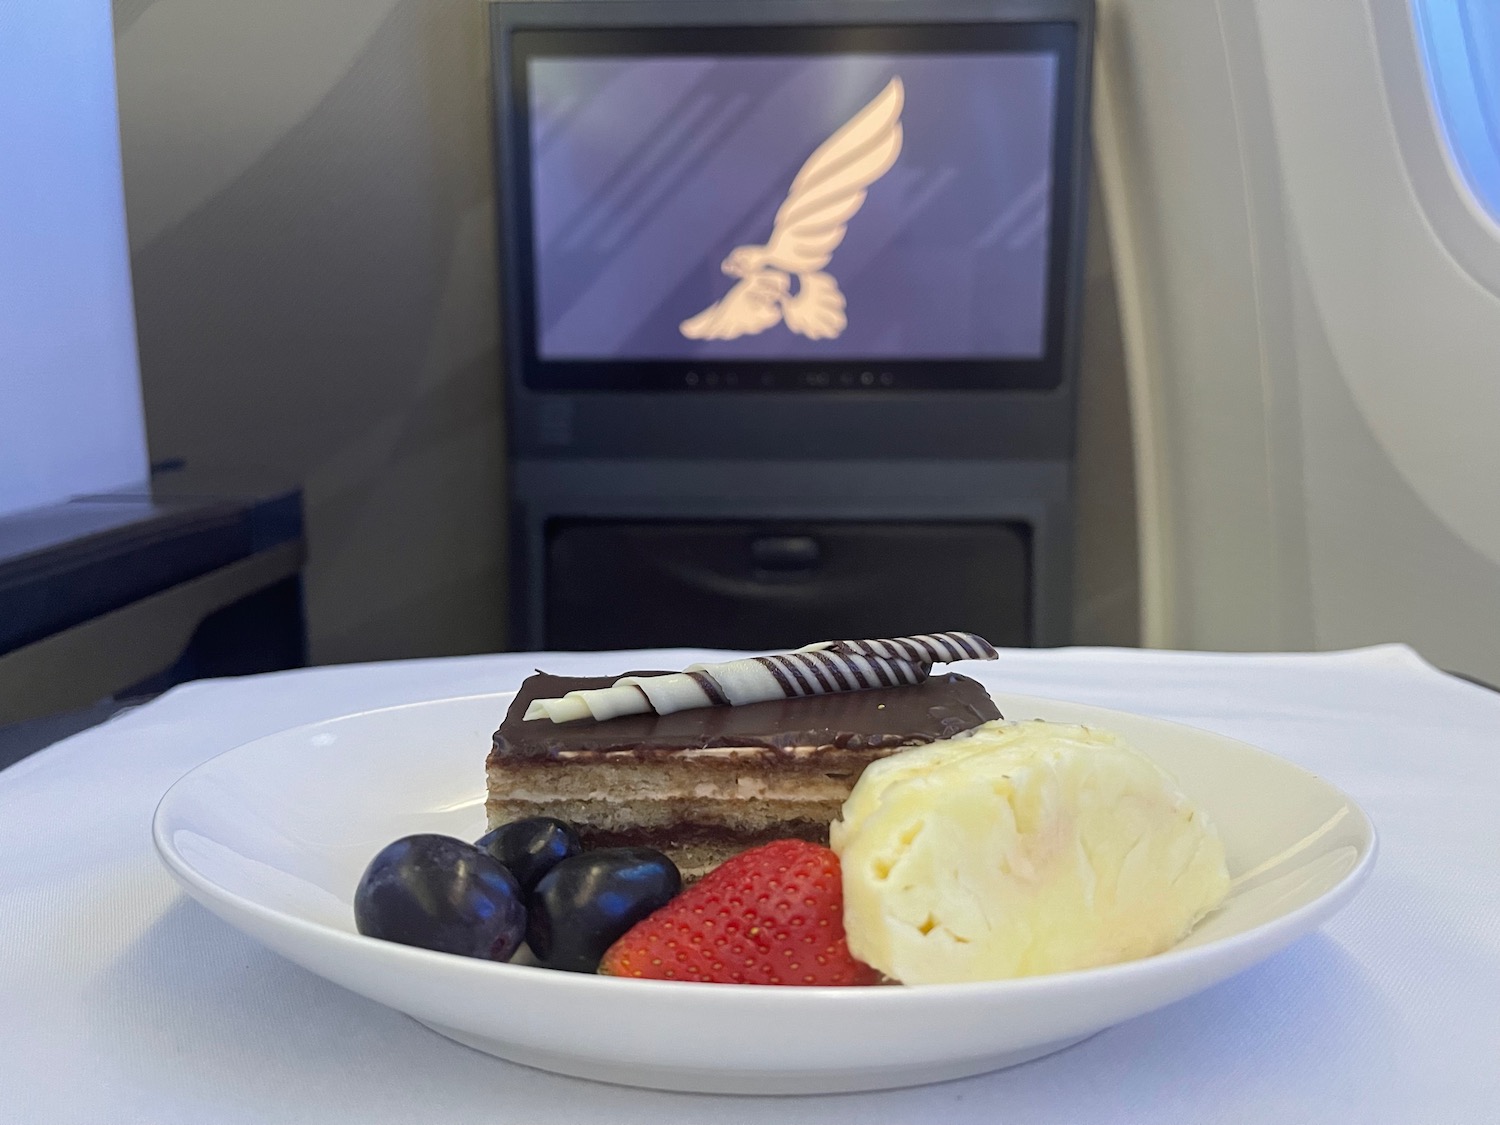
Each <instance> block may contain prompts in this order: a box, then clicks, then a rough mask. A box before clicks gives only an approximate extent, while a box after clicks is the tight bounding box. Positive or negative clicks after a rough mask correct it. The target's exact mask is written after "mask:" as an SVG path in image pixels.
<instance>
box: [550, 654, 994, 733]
mask: <svg viewBox="0 0 1500 1125" xmlns="http://www.w3.org/2000/svg"><path fill="white" fill-rule="evenodd" d="M998 656H999V654H998V653H997V652H996V651H995V646H994V645H992V644H990V642H989V641H987V640H985V639H984V638H983V637H979V636H976V635H975V634H973V633H923V634H922V635H921V636H917V637H896V638H894V639H891V640H881V641H822V642H820V643H818V644H815V645H808V646H807V647H806V648H801V649H798V650H797V651H796V652H786V653H780V654H778V655H775V656H751V657H747V658H745V659H744V660H730V661H727V662H725V663H723V664H694V665H692V666H691V667H690V668H688V669H686V670H685V671H682V672H670V673H668V674H666V675H663V676H624V677H622V678H620V679H618V680H616V681H615V682H614V684H613V685H612V686H610V687H607V688H595V689H594V690H591V691H570V692H568V694H567V695H564V696H562V697H561V698H559V699H534V700H532V702H531V705H530V706H529V707H527V708H526V714H525V716H524V718H526V719H551V720H552V721H553V722H554V723H570V722H574V721H576V720H579V719H595V720H602V719H614V718H618V717H619V716H621V715H644V714H647V713H648V712H651V711H655V712H656V713H657V714H658V715H670V714H672V713H673V712H674V711H687V710H691V709H692V708H695V707H725V706H734V705H738V704H742V703H769V702H771V701H773V700H777V699H796V698H798V697H800V696H805V695H826V694H828V693H830V692H835V691H863V690H865V689H867V688H887V687H901V686H903V685H905V686H910V685H913V684H919V683H921V682H922V681H923V680H925V679H926V678H927V677H928V675H929V674H931V672H932V666H933V665H934V664H951V663H952V662H954V661H956V660H995V659H996V658H997V657H998Z"/></svg>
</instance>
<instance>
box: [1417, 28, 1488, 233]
mask: <svg viewBox="0 0 1500 1125" xmlns="http://www.w3.org/2000/svg"><path fill="white" fill-rule="evenodd" d="M1412 8H1413V11H1414V12H1415V15H1416V21H1417V28H1418V35H1419V38H1420V40H1421V44H1422V56H1423V59H1424V61H1425V62H1426V65H1427V78H1428V84H1429V86H1430V88H1431V90H1432V101H1433V105H1434V106H1435V107H1436V110H1437V116H1438V118H1439V120H1440V121H1441V122H1442V128H1443V134H1444V137H1445V139H1446V140H1447V142H1448V149H1449V151H1450V152H1451V153H1452V154H1453V161H1454V163H1455V164H1456V165H1457V166H1458V168H1459V170H1460V172H1461V173H1462V174H1463V177H1464V179H1465V181H1467V183H1468V186H1469V190H1470V191H1471V192H1473V194H1474V196H1475V197H1476V198H1477V199H1478V200H1479V202H1480V203H1481V204H1482V205H1483V206H1484V208H1485V209H1486V210H1487V211H1488V212H1489V213H1490V215H1491V216H1492V217H1493V218H1496V219H1500V4H1497V3H1495V0H1412Z"/></svg>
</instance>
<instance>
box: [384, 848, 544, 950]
mask: <svg viewBox="0 0 1500 1125" xmlns="http://www.w3.org/2000/svg"><path fill="white" fill-rule="evenodd" d="M354 925H355V928H356V929H358V930H359V932H360V933H362V934H365V935H367V936H369V937H377V938H384V939H385V940H386V941H396V942H400V943H401V944H403V945H415V946H420V947H421V948H423V949H436V950H439V951H440V952H443V953H458V954H462V955H463V956H465V957H487V958H489V959H491V960H494V961H504V960H507V959H508V958H509V957H510V956H511V954H513V953H514V952H515V951H516V949H517V948H518V947H519V946H520V944H521V939H522V938H523V937H524V936H525V933H526V907H525V899H524V895H523V893H522V891H521V887H520V884H518V883H517V882H516V879H515V876H513V875H512V874H511V873H510V872H509V871H507V870H506V869H505V868H504V867H503V866H502V865H501V864H500V863H498V862H496V860H495V859H494V857H493V856H491V855H490V854H489V853H488V852H485V851H483V850H482V849H480V848H476V847H475V846H474V845H473V844H467V843H465V842H464V841H462V840H455V839H453V838H452V837H451V836H437V835H432V834H423V835H417V836H404V837H402V838H401V839H399V840H397V841H396V842H395V843H392V844H387V845H386V846H385V847H384V848H382V849H381V850H380V852H379V854H377V855H376V856H375V858H374V859H372V860H371V861H370V865H369V866H368V867H367V868H365V873H364V875H363V876H361V878H360V880H359V887H358V888H357V889H356V890H355V892H354Z"/></svg>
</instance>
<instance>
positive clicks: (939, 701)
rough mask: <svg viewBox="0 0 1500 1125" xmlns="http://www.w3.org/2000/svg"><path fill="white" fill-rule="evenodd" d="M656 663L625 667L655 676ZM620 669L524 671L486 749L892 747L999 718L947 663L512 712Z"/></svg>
mask: <svg viewBox="0 0 1500 1125" xmlns="http://www.w3.org/2000/svg"><path fill="white" fill-rule="evenodd" d="M662 674H663V673H660V672H625V673H622V675H629V676H657V675H662ZM619 678H620V677H619V676H551V675H548V674H547V673H545V672H538V673H536V674H535V675H534V676H528V677H527V678H526V682H525V683H523V684H522V685H521V690H520V691H519V692H517V693H516V698H515V700H514V701H513V702H512V703H511V705H510V710H509V711H507V712H506V715H505V721H504V722H503V723H502V724H501V725H500V729H499V730H497V731H496V732H495V738H494V756H495V757H499V758H511V759H515V758H555V757H557V756H558V755H559V754H561V753H564V752H569V753H579V754H581V755H584V756H592V755H593V754H600V753H607V752H611V751H614V752H629V753H632V754H635V755H638V756H641V757H648V756H652V755H656V754H666V753H672V752H673V751H677V750H692V749H711V748H714V747H724V746H751V747H758V748H762V749H765V750H769V751H779V752H787V753H789V752H790V751H791V750H792V749H793V748H799V747H808V746H815V747H818V748H819V749H822V750H872V749H891V748H894V747H898V746H919V745H921V744H922V743H925V742H933V741H936V740H937V739H939V738H949V737H952V736H953V735H955V734H959V733H961V732H962V731H966V730H969V729H971V728H973V727H977V726H978V725H979V724H980V723H986V722H989V721H990V720H991V719H998V718H1000V711H999V709H998V708H996V706H995V704H994V702H993V701H992V700H991V699H990V697H989V693H988V692H986V691H985V690H984V688H983V687H982V686H981V685H980V684H979V683H977V682H976V681H974V680H971V679H969V678H968V677H967V676H960V675H958V674H957V673H954V672H949V673H946V674H943V675H936V676H931V677H929V678H928V679H926V680H924V681H923V682H922V683H920V684H913V685H911V686H902V687H892V688H876V689H873V690H870V691H856V692H840V693H836V694H832V695H814V696H804V697H802V698H797V699H778V700H774V701H772V702H769V703H747V704H744V705H743V706H740V707H704V708H699V709H696V710H689V711H676V712H674V713H672V714H670V715H657V714H647V715H624V716H621V717H620V718H617V719H606V720H605V721H603V722H590V721H589V720H586V719H585V720H581V721H579V722H573V723H554V722H551V721H549V720H546V719H532V720H530V721H527V720H524V719H522V718H521V716H522V715H524V714H525V713H526V707H527V705H528V704H530V702H531V701H532V700H533V699H547V698H556V697H558V696H561V695H564V694H566V693H567V692H570V691H582V690H588V689H590V688H601V687H608V686H609V685H611V684H613V683H614V682H615V680H617V679H619Z"/></svg>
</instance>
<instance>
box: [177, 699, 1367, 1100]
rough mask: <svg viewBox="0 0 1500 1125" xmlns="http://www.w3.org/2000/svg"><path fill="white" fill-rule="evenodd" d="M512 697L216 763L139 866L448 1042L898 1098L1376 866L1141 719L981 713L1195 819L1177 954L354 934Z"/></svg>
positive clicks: (1351, 884) (1256, 950) (464, 792)
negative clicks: (613, 969) (1048, 735)
mask: <svg viewBox="0 0 1500 1125" xmlns="http://www.w3.org/2000/svg"><path fill="white" fill-rule="evenodd" d="M512 694H513V693H510V692H505V693H497V694H493V695H483V696H470V697H466V698H461V699H444V700H438V701H435V702H431V703H418V704H412V705H409V706H403V707H392V708H387V709H384V710H378V711H367V712H362V713H360V714H355V715H348V716H345V717H343V718H338V719H333V720H330V721H328V722H323V723H317V724H314V725H312V726H306V727H298V728H296V729H294V730H288V731H283V732H281V733H280V734H275V735H271V736H270V737H268V738H262V739H259V740H257V741H255V742H251V743H248V744H247V745H244V746H241V747H238V748H237V749H234V750H231V751H229V752H228V753H225V754H222V755H220V756H219V757H217V758H215V759H213V760H212V761H209V762H206V763H205V764H203V765H201V766H199V767H198V768H197V769H195V770H193V771H192V772H191V773H189V774H188V775H187V776H186V777H184V778H183V779H182V780H181V781H179V782H178V783H177V784H176V785H174V786H173V787H172V788H171V790H169V791H168V793H167V794H166V796H165V797H164V798H163V799H162V802H161V805H160V807H158V809H157V811H156V817H155V821H154V824H153V833H154V837H155V841H156V847H157V850H158V851H159V852H160V853H161V856H162V859H163V860H164V861H165V862H166V864H167V866H168V867H169V868H170V869H171V871H172V873H173V874H174V875H175V876H176V877H177V878H178V879H179V880H180V881H181V882H182V884H183V886H184V887H186V888H187V890H188V892H189V893H190V894H192V895H193V897H195V898H196V899H198V901H199V902H201V903H203V905H205V906H207V907H208V908H209V909H210V910H212V911H213V912H214V913H215V914H218V915H219V916H220V917H221V918H223V919H225V920H226V921H228V922H229V923H231V924H232V925H234V926H237V927H238V928H239V929H241V930H243V931H245V932H246V933H248V934H250V935H252V936H253V937H255V938H257V939H259V940H260V941H262V942H264V943H265V944H266V945H268V946H270V947H271V948H272V949H274V950H276V951H277V952H279V953H281V954H283V955H284V956H286V957H288V958H290V959H291V960H292V961H295V962H296V963H297V964H299V965H302V966H304V967H305V968H308V969H310V970H312V971H313V972H315V973H318V974H320V975H322V976H324V977H327V978H328V979H329V980H332V981H335V982H336V983H338V984H341V985H343V986H344V987H346V988H349V989H352V990H353V991H355V992H358V993H361V994H362V995H365V996H368V997H371V998H372V999H375V1000H378V1001H380V1002H381V1003H383V1004H388V1005H390V1006H391V1007H393V1008H396V1009H398V1010H400V1011H403V1012H406V1013H408V1014H410V1015H412V1016H414V1017H415V1018H417V1019H418V1020H421V1021H422V1022H423V1023H425V1024H427V1025H428V1026H430V1027H432V1028H433V1029H434V1030H436V1031H438V1032H441V1033H442V1034H443V1035H447V1036H449V1037H451V1038H453V1039H456V1040H458V1041H459V1042H461V1043H465V1044H468V1045H469V1046H471V1047H476V1048H478V1049H479V1050H481V1051H488V1052H490V1053H491V1054H494V1055H498V1056H500V1057H501V1058H506V1059H511V1060H513V1061H515V1062H520V1063H525V1064H527V1065H529V1066H536V1067H541V1068H543V1069H546V1070H553V1071H558V1072H560V1073H563V1074H571V1075H578V1076H581V1077H585V1078H594V1079H599V1080H602V1081H607V1082H620V1083H625V1084H628V1085H633V1086H651V1087H657V1088H661V1089H670V1090H695V1091H703V1092H710V1093H754V1094H789V1093H819V1092H833V1091H848V1090H872V1089H881V1088H885V1087H892V1086H909V1085H915V1084H918V1083H922V1082H936V1081H940V1080H943V1079H949V1078H958V1077H962V1076H964V1075H970V1074H978V1073H981V1072H983V1071H987V1070H993V1069H996V1068H999V1067H1004V1066H1010V1065H1013V1064H1015V1063H1019V1062H1024V1061H1025V1060H1027V1059H1033V1058H1036V1057H1038V1056H1040V1055H1044V1054H1047V1053H1048V1052H1050V1051H1055V1050H1058V1049H1060V1048H1062V1047H1065V1046H1068V1045H1070V1044H1072V1043H1075V1042H1077V1041H1078V1040H1080V1039H1083V1038H1085V1037H1086V1036H1089V1035H1092V1034H1094V1033H1095V1032H1098V1031H1101V1030H1103V1029H1104V1028H1107V1027H1109V1026H1111V1025H1113V1024H1116V1023H1119V1022H1120V1021H1122V1020H1126V1019H1130V1018H1131V1017H1133V1016H1138V1015H1141V1014H1142V1013H1145V1012H1149V1011H1151V1010H1153V1009H1155V1008H1159V1007H1161V1006H1163V1005H1165V1004H1170V1003H1171V1002H1172V1001H1174V1000H1179V999H1181V998H1183V997H1185V996H1189V995H1191V994H1192V993H1194V992H1197V991H1199V990H1200V989H1203V988H1206V987H1208V986H1209V985H1211V984H1214V983H1216V982H1218V981H1221V980H1224V979H1225V978H1226V977H1229V976H1231V975H1232V974H1234V973H1237V972H1239V971H1240V970H1242V969H1244V968H1247V967H1248V966H1250V965H1253V964H1255V963H1256V962H1257V961H1260V960H1262V959H1263V958H1265V957H1268V956H1270V955H1271V954H1272V953H1275V952H1276V951H1277V950H1279V949H1281V948H1283V947H1284V946H1286V945H1287V944H1289V943H1290V942H1291V941H1293V940H1294V939H1295V938H1297V937H1299V936H1301V935H1302V934H1305V933H1307V932H1308V931H1309V930H1311V929H1313V928H1314V927H1315V926H1317V925H1318V924H1319V923H1321V922H1322V921H1323V920H1324V919H1326V918H1328V917H1329V916H1330V915H1331V914H1333V913H1334V912H1335V911H1336V910H1338V909H1339V908H1340V907H1341V906H1343V905H1344V904H1345V903H1346V902H1348V901H1349V899H1350V898H1351V897H1352V896H1353V894H1354V892H1355V890H1356V889H1357V888H1358V887H1359V885H1360V884H1361V883H1362V882H1363V881H1364V878H1365V876H1366V875H1367V874H1368V873H1369V871H1370V868H1371V865H1372V863H1373V861H1374V858H1375V833H1374V830H1373V828H1372V827H1371V825H1370V822H1369V820H1368V818H1366V816H1365V815H1364V813H1363V812H1361V811H1360V809H1359V808H1358V807H1357V806H1356V805H1355V804H1354V802H1353V801H1351V800H1349V798H1348V797H1346V796H1345V795H1344V794H1342V793H1341V792H1339V791H1338V790H1337V789H1335V788H1334V787H1333V786H1331V785H1329V784H1328V783H1327V782H1325V781H1322V780H1320V779H1319V778H1317V777H1315V776H1313V775H1312V774H1309V773H1307V772H1305V771H1303V770H1301V769H1299V768H1297V767H1296V766H1293V765H1291V764H1290V763H1288V762H1285V761H1282V760H1281V759H1279V758H1276V757H1273V756H1272V755H1270V754H1266V753H1264V752H1263V751H1260V750H1256V749H1253V748H1252V747H1250V746H1246V745H1245V744H1243V743H1240V742H1236V741H1234V740H1232V739H1229V738H1224V737H1222V736H1220V735H1215V734H1209V733H1206V732H1204V731H1200V730H1194V729H1191V728H1189V727H1183V726H1178V725H1176V724H1173V723H1166V722H1162V721H1159V720H1155V719H1147V718H1142V717H1139V716H1135V715H1127V714H1123V713H1121V712H1116V711H1106V710H1103V709H1101V708H1097V707H1085V706H1081V705H1078V704H1073V703H1060V702H1056V701H1052V700H1044V699H1035V698H1031V697H1026V696H1005V695H996V697H995V699H996V702H997V703H998V704H999V706H1000V709H1001V711H1002V712H1003V713H1004V714H1005V715H1006V716H1007V717H1008V718H1043V719H1053V720H1058V721H1063V722H1078V723H1087V724H1090V725H1094V726H1098V727H1103V728H1107V729H1111V730H1114V731H1117V732H1118V733H1120V734H1122V735H1124V736H1125V737H1126V738H1127V739H1128V740H1129V741H1131V742H1132V743H1133V744H1134V745H1136V746H1137V747H1138V748H1139V749H1141V750H1142V751H1144V752H1145V753H1146V754H1148V755H1150V756H1151V757H1152V758H1154V759H1156V760H1157V761H1158V762H1159V763H1160V764H1161V765H1162V766H1164V767H1166V768H1167V769H1168V770H1169V771H1171V772H1172V773H1173V774H1174V775H1175V776H1176V777H1177V779H1178V780H1179V781H1180V782H1181V784H1182V787H1183V789H1184V790H1185V791H1186V792H1187V793H1188V794H1189V795H1190V796H1191V797H1192V798H1194V799H1195V800H1196V801H1197V802H1199V803H1200V804H1201V805H1202V806H1203V807H1204V808H1205V809H1206V810H1207V811H1208V812H1209V814H1210V815H1211V816H1212V817H1213V819H1214V821H1215V823H1216V824H1217V825H1218V827H1219V830H1220V832H1221V833H1222V835H1223V837H1224V843H1225V845H1226V847H1227V849H1228V856H1229V867H1230V874H1231V875H1232V876H1233V877H1234V878H1235V883H1234V889H1233V891H1232V892H1231V895H1230V898H1229V900H1228V902H1227V903H1226V904H1225V905H1224V906H1223V907H1222V908H1221V909H1219V910H1218V911H1216V912H1215V913H1214V914H1212V915H1210V916H1209V917H1208V918H1207V919H1205V920H1204V921H1203V923H1202V924H1201V925H1199V926H1198V928H1197V929H1196V930H1195V931H1194V932H1193V933H1192V934H1191V935H1189V937H1188V938H1187V939H1186V940H1185V941H1183V942H1182V944H1181V945H1179V946H1178V947H1177V948H1175V949H1173V950H1171V951H1169V952H1167V953H1164V954H1161V955H1159V956H1156V957H1150V958H1147V959H1145V960H1141V961H1134V962H1130V963H1128V964H1123V965H1114V966H1110V967H1108V968H1102V969H1092V970H1088V971H1086V972H1076V973H1060V974H1057V975H1054V976H1046V977H1032V978H1028V979H1023V980H1015V981H998V982H992V983H983V984H961V985H927V986H923V987H917V988H897V987H889V988H847V989H837V988H828V989H824V988H769V987H755V986H746V985H706V984H688V983H676V982H657V981H638V980H620V979H612V978H607V977H595V976H582V975H577V974H573V973H563V972H552V971H549V970H546V969H538V968H532V967H528V966H524V965H503V964H494V963H491V962H486V961H478V960H472V959H469V958H464V957H456V956H451V955H449V954H445V953H433V952H429V951H427V950H421V949H413V948H409V947H407V946H402V945H396V944H392V943H389V942H384V941H377V940H375V939H372V938H366V937H362V936H360V935H359V934H357V933H356V932H355V931H354V921H353V910H352V906H351V903H352V901H353V895H354V888H355V885H356V883H357V882H358V880H359V876H360V874H361V872H362V871H363V869H364V867H365V864H366V863H367V862H368V861H369V859H370V857H371V856H373V855H374V854H375V852H376V851H378V850H379V849H380V848H381V847H383V846H384V845H385V844H387V843H388V842H390V841H391V840H394V839H396V838H397V837H399V836H404V835H406V834H408V833H411V832H444V833H448V834H450V835H454V836H459V837H462V838H465V839H473V838H475V837H477V836H478V835H480V834H481V833H482V832H483V830H484V807H483V806H484V771H483V765H482V763H483V759H484V756H485V754H486V752H487V751H488V748H489V743H490V734H491V732H492V731H493V730H494V728H495V727H496V726H497V725H498V723H499V720H500V717H501V716H502V715H503V714H504V712H505V708H506V705H507V704H508V702H509V701H510V698H511V695H512ZM1203 1031H1204V1034H1206V1035H1211V1034H1213V1033H1214V1029H1213V1028H1209V1027H1206V1028H1204V1029H1203Z"/></svg>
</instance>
